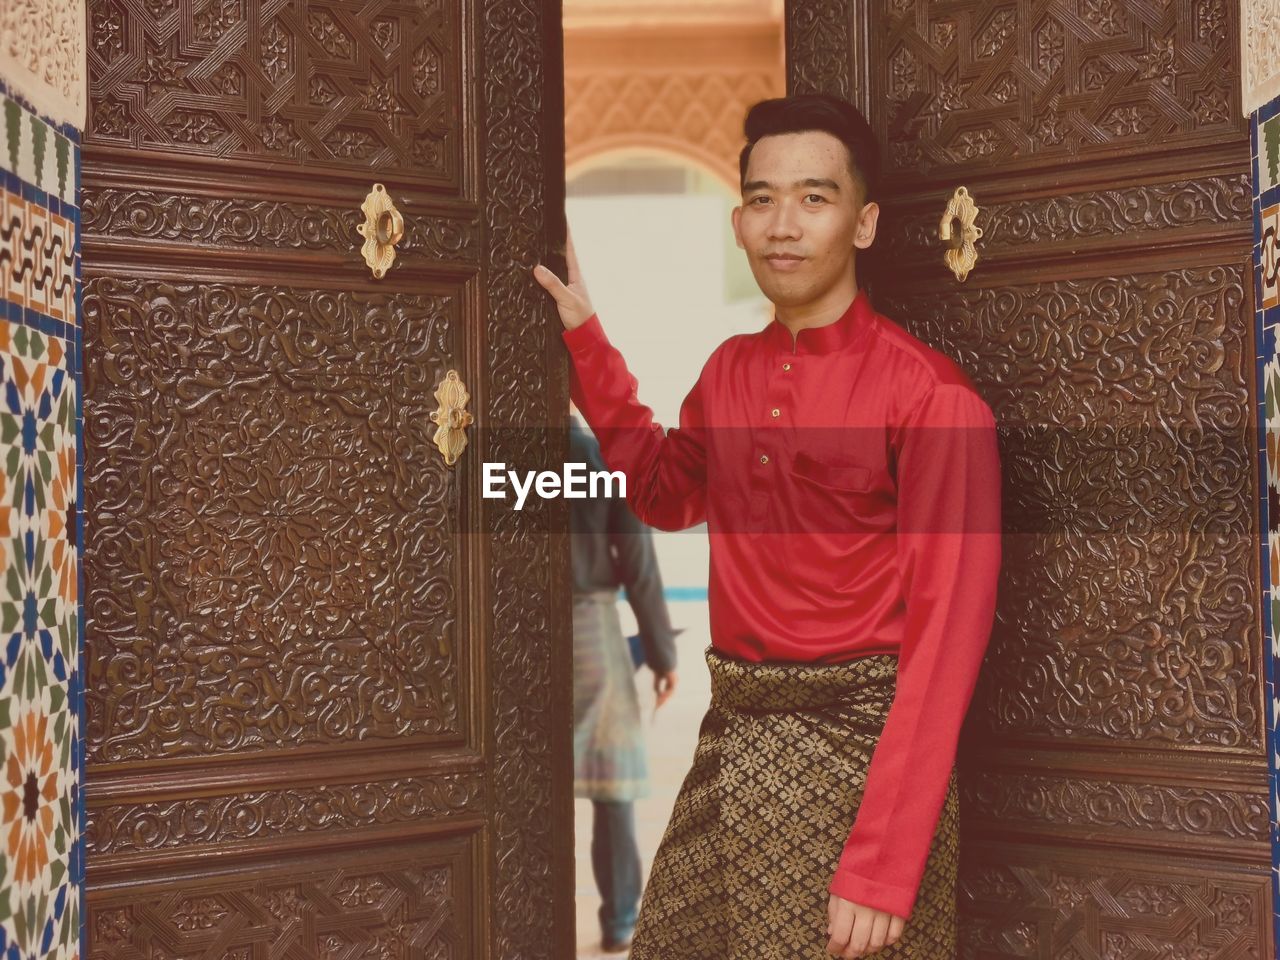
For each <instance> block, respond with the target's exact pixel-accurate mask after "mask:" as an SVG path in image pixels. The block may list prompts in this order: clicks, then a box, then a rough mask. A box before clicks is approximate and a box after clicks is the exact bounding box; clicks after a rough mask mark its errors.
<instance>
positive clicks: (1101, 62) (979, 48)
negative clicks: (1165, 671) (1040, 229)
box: [874, 0, 1246, 174]
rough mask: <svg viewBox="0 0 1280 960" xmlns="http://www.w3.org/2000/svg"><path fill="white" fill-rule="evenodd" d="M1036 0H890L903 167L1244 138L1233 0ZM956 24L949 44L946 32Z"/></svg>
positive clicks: (887, 66) (895, 129)
mask: <svg viewBox="0 0 1280 960" xmlns="http://www.w3.org/2000/svg"><path fill="white" fill-rule="evenodd" d="M1186 6H1188V4H1186V3H1169V2H1165V0H1132V2H1123V3H1122V2H1120V0H1080V2H1079V3H1078V4H1077V3H1066V2H1063V0H1028V2H1021V3H1012V2H1007V3H990V2H985V0H982V2H978V0H973V2H966V3H950V4H947V6H946V10H945V12H942V11H940V10H939V9H938V8H937V5H936V4H931V3H927V2H926V0H914V2H909V3H905V4H900V5H897V6H896V7H893V6H891V7H890V8H887V9H886V10H885V11H884V13H883V14H881V18H880V21H879V29H880V33H879V37H878V42H879V49H880V51H881V53H882V56H881V57H877V58H875V61H874V62H876V63H877V64H882V65H883V66H882V67H880V69H881V70H882V71H883V72H882V76H881V83H882V87H881V88H882V89H883V90H884V92H885V95H886V97H887V99H888V108H887V110H883V111H878V113H879V114H880V116H881V130H880V132H881V138H882V143H885V144H886V145H887V150H888V153H889V158H890V160H891V166H892V167H893V168H894V169H895V170H896V171H898V172H899V173H902V174H906V173H907V172H909V171H910V170H913V169H914V170H916V171H926V170H930V169H933V168H936V167H939V166H955V165H965V164H974V163H981V164H983V165H990V164H991V163H993V162H999V161H1001V160H1007V159H1013V158H1026V157H1032V156H1042V155H1066V156H1072V157H1075V156H1084V155H1087V154H1090V153H1098V152H1100V151H1105V150H1109V149H1112V148H1113V147H1114V146H1122V145H1128V144H1136V145H1148V144H1155V143H1161V142H1169V141H1173V140H1177V141H1183V140H1186V139H1187V138H1189V137H1192V136H1195V137H1199V138H1201V139H1206V140H1217V139H1219V138H1223V137H1240V136H1242V135H1243V133H1244V131H1245V129H1246V128H1245V126H1244V124H1243V122H1242V120H1241V117H1240V109H1239V99H1238V97H1239V91H1238V89H1237V86H1236V84H1235V83H1234V82H1233V81H1232V79H1231V78H1232V77H1233V76H1234V75H1235V73H1234V70H1235V64H1236V60H1237V50H1236V47H1235V44H1234V43H1231V42H1229V41H1228V38H1229V37H1235V36H1237V33H1236V29H1237V28H1236V23H1237V21H1236V16H1237V11H1236V9H1235V4H1231V3H1227V2H1226V0H1207V2H1200V3H1199V4H1198V5H1197V20H1196V22H1195V26H1194V29H1189V28H1188V25H1187V24H1186V22H1185V20H1184V9H1185V7H1186ZM952 36H954V37H956V38H957V39H956V40H955V42H950V40H949V39H947V42H945V44H939V43H937V42H936V40H937V39H938V38H939V37H942V38H950V37H952Z"/></svg>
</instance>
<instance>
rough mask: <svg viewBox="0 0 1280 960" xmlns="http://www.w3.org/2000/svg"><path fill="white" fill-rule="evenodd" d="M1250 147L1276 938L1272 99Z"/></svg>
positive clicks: (1279, 914) (1279, 272)
mask: <svg viewBox="0 0 1280 960" xmlns="http://www.w3.org/2000/svg"><path fill="white" fill-rule="evenodd" d="M1250 128H1251V136H1252V148H1253V183H1254V199H1253V240H1254V247H1253V262H1254V302H1255V303H1256V304H1257V313H1256V324H1257V328H1256V330H1257V342H1258V359H1257V363H1258V402H1259V407H1260V409H1259V412H1258V441H1259V449H1260V451H1261V455H1260V456H1259V458H1258V460H1259V464H1260V468H1259V470H1260V476H1259V480H1260V484H1259V486H1260V489H1261V490H1262V491H1263V497H1262V504H1261V516H1262V526H1263V530H1264V531H1265V535H1264V536H1263V538H1262V539H1263V542H1262V572H1263V577H1264V595H1263V628H1264V634H1263V635H1264V636H1265V637H1266V638H1267V642H1268V644H1269V646H1270V650H1269V655H1268V656H1266V657H1265V658H1264V662H1265V664H1266V690H1267V729H1268V731H1269V735H1268V741H1267V742H1268V748H1269V750H1270V753H1271V758H1272V763H1271V859H1272V898H1273V899H1272V908H1273V914H1274V919H1275V923H1276V942H1277V943H1280V820H1278V817H1277V814H1278V813H1280V739H1278V737H1277V734H1278V732H1280V731H1277V728H1276V718H1277V716H1278V715H1280V701H1278V700H1277V697H1278V696H1280V689H1278V688H1277V683H1278V682H1280V635H1278V632H1280V356H1277V354H1276V327H1277V324H1280V99H1277V100H1273V101H1272V102H1271V103H1269V104H1266V105H1264V106H1263V107H1262V108H1261V109H1259V110H1258V111H1256V112H1255V113H1254V114H1253V115H1252V118H1251V123H1250Z"/></svg>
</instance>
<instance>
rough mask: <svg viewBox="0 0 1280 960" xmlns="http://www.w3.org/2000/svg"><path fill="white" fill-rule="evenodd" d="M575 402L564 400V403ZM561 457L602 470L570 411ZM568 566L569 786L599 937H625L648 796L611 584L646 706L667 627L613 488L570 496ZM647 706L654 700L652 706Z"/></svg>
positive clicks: (615, 944)
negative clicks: (594, 892)
mask: <svg viewBox="0 0 1280 960" xmlns="http://www.w3.org/2000/svg"><path fill="white" fill-rule="evenodd" d="M574 411H576V408H574V410H573V411H571V412H574ZM569 460H570V462H573V463H585V464H586V469H587V472H588V473H590V472H594V471H603V470H605V469H606V468H605V465H604V460H603V458H602V457H601V455H600V444H599V443H598V442H597V441H596V439H595V437H594V436H593V435H592V434H591V433H590V432H589V431H588V430H587V428H586V427H585V426H584V425H583V424H582V422H581V421H580V420H579V419H578V418H577V417H576V416H571V418H570V424H569ZM569 504H570V508H569V515H570V544H571V546H570V553H571V560H572V568H573V716H574V729H573V786H574V796H577V797H585V798H587V799H589V800H590V801H591V804H592V833H591V868H592V872H593V873H594V875H595V880H596V887H597V888H598V889H599V891H600V899H601V904H600V930H601V945H602V947H603V949H604V950H605V951H606V952H609V953H613V952H622V951H625V950H626V949H627V948H628V947H629V946H630V943H631V934H632V931H633V930H634V928H635V923H636V914H637V911H638V909H639V904H640V894H641V890H642V886H643V878H642V876H641V865H640V851H639V848H638V847H637V845H636V829H635V804H634V801H635V800H636V799H638V798H640V797H645V796H648V795H649V776H648V768H647V763H646V761H645V748H644V737H643V731H642V729H641V725H640V700H639V695H638V692H637V690H636V679H635V670H636V664H635V662H634V660H633V658H632V653H631V647H630V645H629V644H628V642H627V638H626V637H624V636H623V633H622V625H621V621H620V620H619V617H618V587H619V586H623V587H625V588H626V591H627V602H628V603H630V605H631V609H632V611H633V612H634V613H635V617H636V623H637V624H638V626H639V636H640V643H641V645H642V647H643V650H644V660H645V662H646V663H647V664H648V666H649V668H650V670H652V671H653V689H654V693H655V694H656V695H657V698H656V707H660V706H662V705H663V704H664V703H666V702H667V700H668V699H669V698H670V696H671V694H672V693H674V692H675V689H676V683H677V676H676V647H675V636H676V634H677V633H679V631H677V630H672V628H671V623H670V620H669V618H668V613H667V604H666V600H665V599H664V597H663V595H662V576H661V574H660V573H659V571H658V560H657V556H656V554H655V553H654V548H653V534H652V531H650V529H649V528H648V527H646V526H645V525H644V524H642V523H641V522H640V521H639V520H638V519H636V516H635V514H634V513H632V512H631V510H630V508H628V506H627V504H626V501H625V500H624V499H623V498H621V497H585V498H580V499H570V500H569ZM656 707H655V709H656Z"/></svg>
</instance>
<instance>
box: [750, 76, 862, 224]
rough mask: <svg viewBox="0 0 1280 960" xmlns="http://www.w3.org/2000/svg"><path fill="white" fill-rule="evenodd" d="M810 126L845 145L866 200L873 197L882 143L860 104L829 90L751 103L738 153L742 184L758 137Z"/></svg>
mask: <svg viewBox="0 0 1280 960" xmlns="http://www.w3.org/2000/svg"><path fill="white" fill-rule="evenodd" d="M810 130H822V131H825V132H827V133H829V134H831V135H832V136H834V137H836V138H837V139H838V140H839V141H840V142H841V143H843V144H844V145H845V148H846V149H847V150H848V152H849V167H850V169H851V170H852V172H853V176H854V179H855V181H858V182H860V183H861V184H862V190H863V197H862V200H863V203H866V202H868V201H870V200H872V199H874V198H875V197H876V196H877V193H878V190H879V187H880V144H879V143H878V142H877V140H876V135H875V132H874V131H873V130H872V129H871V124H869V123H867V118H866V117H864V116H863V115H862V112H861V111H860V110H858V108H857V107H855V106H854V105H853V104H851V103H849V102H848V101H847V100H842V99H841V98H840V97H836V96H832V95H831V94H826V93H801V94H795V95H793V96H790V97H774V98H773V99H771V100H761V101H759V102H758V103H756V104H753V105H752V107H751V109H749V110H748V111H747V118H746V121H745V122H744V123H743V133H744V134H745V135H746V138H747V143H746V145H745V146H744V147H743V148H742V152H741V153H740V154H739V155H738V172H739V177H738V186H739V188H741V187H742V186H743V185H744V184H745V183H746V182H747V161H748V159H750V157H751V148H752V147H753V146H755V144H756V141H757V140H759V139H760V138H761V137H767V136H769V135H771V134H775V133H801V132H805V131H810Z"/></svg>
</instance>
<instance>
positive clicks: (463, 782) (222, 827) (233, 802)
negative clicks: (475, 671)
mask: <svg viewBox="0 0 1280 960" xmlns="http://www.w3.org/2000/svg"><path fill="white" fill-rule="evenodd" d="M483 802H484V778H483V776H482V775H481V774H480V773H479V772H465V773H442V774H437V775H433V776H431V777H406V778H402V779H399V780H386V781H379V782H375V783H353V784H332V785H324V786H316V787H298V788H293V789H277V790H255V791H251V792H245V793H237V794H232V795H224V796H217V797H195V798H191V799H183V800H170V801H160V802H154V803H152V802H147V803H128V804H123V803H122V804H112V805H110V806H106V807H100V808H96V809H91V810H90V811H89V822H88V829H87V830H86V832H85V837H86V842H87V844H88V849H89V853H90V855H91V856H94V857H106V856H109V855H112V854H120V853H130V852H136V851H142V850H158V849H164V848H179V847H180V848H184V849H191V848H192V847H195V846H197V845H202V844H210V843H228V842H234V841H239V840H248V839H253V838H258V837H274V836H282V835H285V834H290V833H309V832H312V831H316V830H333V829H346V828H351V827H360V826H367V825H370V824H375V823H405V822H412V821H415V820H420V819H434V818H439V817H446V816H453V815H457V814H461V813H476V812H480V810H481V808H482V804H483Z"/></svg>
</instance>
